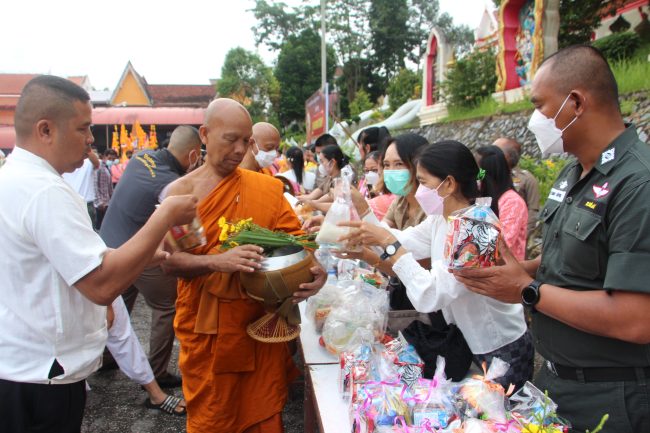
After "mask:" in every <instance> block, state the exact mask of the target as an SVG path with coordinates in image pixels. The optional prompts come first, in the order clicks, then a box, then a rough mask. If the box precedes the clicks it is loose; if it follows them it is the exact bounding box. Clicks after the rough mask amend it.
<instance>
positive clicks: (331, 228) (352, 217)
mask: <svg viewBox="0 0 650 433" xmlns="http://www.w3.org/2000/svg"><path fill="white" fill-rule="evenodd" d="M358 220H359V214H358V213H357V209H356V208H355V207H354V204H353V203H352V195H351V193H350V182H349V180H348V179H347V178H345V177H342V178H341V179H339V180H338V181H337V183H336V186H335V187H334V202H333V203H332V205H331V206H330V208H329V210H328V211H327V214H325V219H324V220H323V224H322V225H321V227H320V231H319V232H318V236H316V242H317V243H318V244H319V245H322V246H325V247H328V248H337V249H341V250H346V251H360V250H361V248H360V247H353V246H351V245H345V244H342V243H340V242H339V238H340V237H341V236H345V235H347V234H348V233H349V232H350V228H349V227H340V226H338V223H340V222H344V221H358Z"/></svg>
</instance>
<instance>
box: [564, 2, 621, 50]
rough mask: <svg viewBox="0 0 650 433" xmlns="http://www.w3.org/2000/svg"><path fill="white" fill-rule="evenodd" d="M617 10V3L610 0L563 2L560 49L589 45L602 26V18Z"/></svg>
mask: <svg viewBox="0 0 650 433" xmlns="http://www.w3.org/2000/svg"><path fill="white" fill-rule="evenodd" d="M615 10H616V2H612V1H610V0H562V1H561V2H560V34H559V36H558V45H559V47H560V48H564V47H568V46H569V45H574V44H587V43H589V42H590V41H591V34H592V33H593V31H594V29H595V28H596V27H598V25H599V24H600V21H601V18H602V16H603V15H604V14H609V13H611V12H614V11H615Z"/></svg>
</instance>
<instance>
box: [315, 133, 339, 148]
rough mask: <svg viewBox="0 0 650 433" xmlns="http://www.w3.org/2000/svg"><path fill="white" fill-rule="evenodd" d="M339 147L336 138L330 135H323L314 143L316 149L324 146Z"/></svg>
mask: <svg viewBox="0 0 650 433" xmlns="http://www.w3.org/2000/svg"><path fill="white" fill-rule="evenodd" d="M330 145H334V146H338V145H339V144H338V143H337V142H336V138H334V136H332V135H330V134H323V135H321V136H320V137H318V138H317V139H316V141H315V142H314V148H316V147H323V146H330Z"/></svg>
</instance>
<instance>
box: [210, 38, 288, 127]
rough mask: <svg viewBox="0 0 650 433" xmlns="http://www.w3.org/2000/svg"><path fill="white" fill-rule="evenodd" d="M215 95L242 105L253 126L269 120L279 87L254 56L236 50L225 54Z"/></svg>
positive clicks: (260, 61)
mask: <svg viewBox="0 0 650 433" xmlns="http://www.w3.org/2000/svg"><path fill="white" fill-rule="evenodd" d="M217 93H218V94H219V95H220V96H224V97H228V98H232V99H235V100H237V101H239V102H240V103H242V104H243V105H244V106H245V107H246V108H247V109H248V111H249V112H250V114H251V117H252V118H253V120H254V121H256V122H257V121H260V120H268V118H269V117H270V116H272V114H273V113H272V112H273V107H274V105H275V106H276V107H277V103H278V96H279V95H278V93H279V85H278V82H277V80H276V79H275V77H274V76H273V72H272V70H271V68H269V67H268V66H266V65H265V64H264V62H263V61H262V59H261V58H260V57H259V56H258V55H257V54H255V53H251V52H250V51H247V50H245V49H243V48H241V47H237V48H232V49H231V50H230V51H228V53H227V54H226V59H225V60H224V63H223V66H222V68H221V78H220V79H219V80H218V81H217Z"/></svg>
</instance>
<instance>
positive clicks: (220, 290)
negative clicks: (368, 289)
mask: <svg viewBox="0 0 650 433" xmlns="http://www.w3.org/2000/svg"><path fill="white" fill-rule="evenodd" d="M199 133H200V136H201V140H202V141H203V143H205V145H206V150H207V156H206V162H205V164H204V165H203V166H201V167H200V168H199V169H197V170H195V171H193V172H192V173H190V174H188V175H186V176H185V177H183V178H181V179H179V180H178V181H176V182H174V183H173V184H172V185H171V186H170V190H169V194H170V195H177V194H182V193H183V191H191V192H192V194H195V195H196V196H197V197H198V199H199V205H198V207H197V211H198V215H199V218H201V221H202V223H203V226H204V228H205V231H206V237H207V240H208V242H207V245H205V246H203V247H199V248H196V249H194V250H192V251H190V252H189V253H174V254H173V255H172V256H171V257H170V258H169V259H168V260H167V261H166V262H165V269H166V270H167V272H169V273H171V274H174V275H177V276H179V277H181V278H180V279H179V284H178V299H177V301H176V318H175V321H174V327H175V329H176V336H177V337H178V339H179V341H180V343H181V350H180V359H179V365H180V369H181V373H182V375H183V394H184V396H185V400H186V402H187V431H188V432H189V433H207V432H220V433H221V432H223V433H280V432H282V431H283V426H282V417H281V413H282V409H283V407H284V405H285V403H286V400H287V390H288V384H289V382H290V381H291V380H292V379H293V378H295V376H296V372H297V370H296V369H295V366H294V365H293V360H292V359H291V355H290V352H289V349H288V347H287V344H286V343H261V342H258V341H256V340H253V339H252V338H250V337H249V336H248V335H247V334H246V326H247V325H248V324H250V323H251V322H253V321H255V320H257V319H258V318H260V317H261V316H262V315H263V314H264V309H263V306H262V304H261V303H259V302H257V301H253V300H251V299H250V298H248V297H247V296H246V294H245V292H244V291H243V290H242V289H241V287H240V284H239V276H238V275H239V274H238V273H239V272H240V271H243V272H253V271H255V270H256V269H259V268H260V264H259V261H260V260H261V259H262V256H261V255H260V254H261V253H262V249H261V248H260V247H257V246H252V245H243V246H238V247H235V248H233V249H230V250H228V251H226V252H223V251H222V250H221V249H220V247H221V243H220V241H219V235H220V228H219V224H218V220H219V219H220V218H221V217H224V218H225V219H226V220H227V221H237V220H240V219H244V218H251V217H252V218H253V222H255V223H256V224H259V225H260V226H263V227H267V228H269V229H272V230H282V231H285V232H288V233H300V223H299V221H298V218H297V217H296V215H295V213H294V212H293V210H292V209H291V207H290V205H289V204H288V202H287V201H286V200H285V199H284V197H283V196H282V191H283V188H282V183H281V182H280V181H278V180H277V179H274V178H273V177H270V176H266V175H262V174H259V173H256V172H254V171H249V170H244V169H241V168H239V167H238V166H239V164H240V163H241V161H242V158H243V157H244V155H245V154H246V153H247V152H250V142H251V135H252V122H251V118H250V115H249V114H248V112H247V111H246V109H245V108H244V107H243V106H242V105H240V104H239V103H237V102H236V101H233V100H231V99H225V98H224V99H217V100H215V101H213V102H212V103H211V104H210V106H209V107H208V109H207V111H206V118H205V122H204V125H203V126H201V128H200V129H199ZM312 273H313V274H314V277H315V280H314V281H313V282H311V283H305V284H303V285H301V290H299V291H298V292H297V293H296V294H295V297H296V299H295V301H296V302H297V301H299V300H301V299H304V298H307V297H309V296H311V295H313V294H314V293H316V292H317V291H318V289H319V288H320V287H322V285H323V284H324V283H325V278H326V274H325V271H324V270H323V269H322V268H320V267H314V268H313V269H312Z"/></svg>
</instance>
